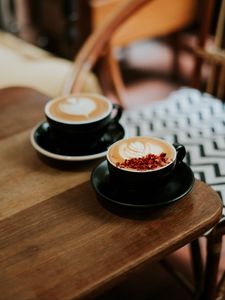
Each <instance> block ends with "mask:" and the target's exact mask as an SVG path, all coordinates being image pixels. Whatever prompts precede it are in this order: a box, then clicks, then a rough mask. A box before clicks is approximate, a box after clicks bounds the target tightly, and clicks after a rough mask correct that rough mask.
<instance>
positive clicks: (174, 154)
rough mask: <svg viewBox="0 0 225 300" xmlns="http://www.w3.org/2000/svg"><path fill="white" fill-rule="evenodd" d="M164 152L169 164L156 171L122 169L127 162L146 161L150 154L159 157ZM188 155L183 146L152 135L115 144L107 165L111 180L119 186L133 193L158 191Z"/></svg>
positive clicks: (109, 152) (108, 152)
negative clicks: (140, 190) (136, 191)
mask: <svg viewBox="0 0 225 300" xmlns="http://www.w3.org/2000/svg"><path fill="white" fill-rule="evenodd" d="M161 153H165V154H166V160H167V161H166V163H165V164H164V165H163V166H161V167H158V168H156V169H148V170H140V169H135V168H134V169H132V168H130V167H124V166H122V167H121V163H123V162H124V161H125V159H127V160H130V159H138V158H140V157H142V158H143V157H146V155H148V154H155V155H157V156H159V155H160V154H161ZM185 155H186V150H185V147H184V146H183V145H181V144H170V143H168V142H167V141H165V140H163V139H159V138H155V137H150V136H144V137H143V136H136V137H131V138H127V139H123V140H120V141H118V142H116V143H114V144H112V145H111V146H110V147H109V149H108V151H107V164H108V169H109V174H110V178H111V180H113V182H114V183H115V185H118V186H119V187H123V188H125V189H126V188H127V189H133V190H136V189H140V188H144V189H146V188H147V189H148V188H150V187H151V188H159V187H160V186H161V185H163V184H164V183H165V182H166V181H167V180H168V179H169V177H170V175H171V173H172V172H173V170H174V168H176V166H177V165H178V164H180V163H181V162H182V160H183V158H184V157H185ZM128 165H129V164H128ZM134 166H135V161H134ZM149 192H150V190H149Z"/></svg>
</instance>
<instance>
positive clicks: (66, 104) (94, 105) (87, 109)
mask: <svg viewBox="0 0 225 300" xmlns="http://www.w3.org/2000/svg"><path fill="white" fill-rule="evenodd" d="M111 109H112V104H111V102H110V101H108V100H107V99H105V98H104V97H101V96H99V95H94V94H93V95H88V94H81V95H69V96H65V97H61V98H57V99H54V100H51V101H50V102H49V103H48V104H47V106H46V109H45V112H46V114H47V115H48V116H49V117H50V118H52V119H54V120H56V121H59V122H65V123H88V122H93V121H97V120H99V119H102V118H104V117H105V116H107V115H108V114H109V113H110V111H111Z"/></svg>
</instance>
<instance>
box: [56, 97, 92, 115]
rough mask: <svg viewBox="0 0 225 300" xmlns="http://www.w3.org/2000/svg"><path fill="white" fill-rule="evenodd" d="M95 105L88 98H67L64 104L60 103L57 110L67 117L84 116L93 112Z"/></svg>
mask: <svg viewBox="0 0 225 300" xmlns="http://www.w3.org/2000/svg"><path fill="white" fill-rule="evenodd" d="M95 108H96V104H95V102H94V101H93V100H92V99H89V98H82V97H81V98H78V99H77V98H75V97H74V98H72V97H70V98H68V99H66V101H65V102H64V103H60V105H59V109H60V110H61V111H62V112H64V113H66V114H69V115H76V116H86V117H88V115H89V114H90V113H91V112H93V111H94V110H95Z"/></svg>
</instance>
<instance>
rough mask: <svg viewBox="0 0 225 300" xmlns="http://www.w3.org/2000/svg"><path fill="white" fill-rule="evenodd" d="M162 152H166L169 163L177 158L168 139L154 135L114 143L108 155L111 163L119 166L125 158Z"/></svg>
mask: <svg viewBox="0 0 225 300" xmlns="http://www.w3.org/2000/svg"><path fill="white" fill-rule="evenodd" d="M161 153H165V157H166V160H167V161H168V163H170V162H172V161H173V160H174V159H175V155H176V151H175V149H174V148H173V147H172V146H171V145H170V144H168V143H167V142H166V141H163V140H161V139H157V138H153V137H138V136H136V137H131V138H128V139H124V140H120V141H118V142H116V143H115V144H113V145H112V146H111V147H110V148H109V150H108V154H107V157H108V160H109V161H110V163H112V164H113V165H114V166H119V165H121V164H123V163H124V161H125V160H130V159H135V158H141V157H145V156H147V155H149V154H153V155H160V154H161ZM128 169H129V168H128Z"/></svg>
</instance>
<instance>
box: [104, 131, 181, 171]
mask: <svg viewBox="0 0 225 300" xmlns="http://www.w3.org/2000/svg"><path fill="white" fill-rule="evenodd" d="M131 138H150V139H153V140H156V141H160V142H163V143H164V144H166V145H168V146H169V147H170V148H171V149H172V150H173V157H172V160H171V161H170V162H169V163H168V164H166V165H165V166H163V167H160V168H157V169H153V170H135V169H126V168H119V167H117V166H116V164H115V163H113V162H112V161H111V160H110V158H109V152H110V149H111V148H112V147H113V146H114V145H115V144H118V143H120V142H121V141H122V140H128V139H131ZM122 140H119V141H117V142H115V143H113V144H112V145H111V146H110V147H109V148H108V150H107V153H106V159H107V161H108V162H109V163H110V164H111V165H112V166H114V167H115V168H117V169H118V170H121V171H124V172H129V173H152V172H157V171H161V170H163V169H165V168H167V167H168V166H170V165H171V164H173V163H174V161H175V159H176V154H177V152H176V149H175V147H174V146H173V144H171V143H169V142H168V141H166V140H164V139H161V138H158V137H154V136H143V135H142V136H130V137H127V138H124V139H122Z"/></svg>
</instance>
